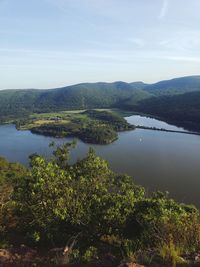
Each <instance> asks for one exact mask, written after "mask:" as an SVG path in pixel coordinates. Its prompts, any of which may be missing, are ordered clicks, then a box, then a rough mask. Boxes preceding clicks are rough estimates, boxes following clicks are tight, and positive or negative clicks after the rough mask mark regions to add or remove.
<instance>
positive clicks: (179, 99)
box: [134, 92, 200, 131]
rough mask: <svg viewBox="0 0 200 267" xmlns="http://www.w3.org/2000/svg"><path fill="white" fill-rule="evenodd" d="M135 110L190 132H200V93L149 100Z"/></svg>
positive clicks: (141, 103)
mask: <svg viewBox="0 0 200 267" xmlns="http://www.w3.org/2000/svg"><path fill="white" fill-rule="evenodd" d="M134 110H135V111H136V110H137V111H139V112H142V113H146V114H150V115H153V116H158V117H160V118H163V119H165V120H167V121H169V122H173V123H174V124H176V125H178V126H181V127H185V128H186V129H188V130H192V131H200V92H191V93H185V94H181V95H174V96H161V97H154V98H149V99H147V100H145V101H142V102H140V104H139V105H137V107H134Z"/></svg>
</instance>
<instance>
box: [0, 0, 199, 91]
mask: <svg viewBox="0 0 200 267" xmlns="http://www.w3.org/2000/svg"><path fill="white" fill-rule="evenodd" d="M199 10H200V1H198V0H191V1H187V0H173V1H172V0H154V1H148V0H123V1H122V0H101V1H99V0H98V1H97V0H34V1H25V0H18V1H13V0H0V22H1V23H0V33H1V43H0V75H1V80H0V89H15V88H16V89H17V88H21V89H22V88H24V89H25V88H41V89H42V88H47V89H48V88H56V87H62V86H67V85H72V84H78V83H84V82H101V81H102V82H113V81H118V80H120V81H125V82H134V81H143V82H145V83H155V82H158V81H160V80H167V79H172V78H176V77H182V76H191V75H198V73H199V69H200V49H199V47H200V16H199Z"/></svg>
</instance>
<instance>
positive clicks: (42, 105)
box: [0, 82, 148, 117]
mask: <svg viewBox="0 0 200 267" xmlns="http://www.w3.org/2000/svg"><path fill="white" fill-rule="evenodd" d="M136 87H137V86H136V84H135V85H130V84H128V83H125V82H114V83H84V84H77V85H73V86H68V87H63V88H58V89H51V90H6V91H0V114H1V115H0V116H1V117H3V116H19V115H22V116H23V115H24V114H27V113H31V112H49V111H58V110H64V109H66V110H67V109H68V110H70V109H86V108H108V107H114V106H116V105H117V104H118V103H119V102H120V101H122V100H125V99H128V98H130V97H133V96H134V95H137V98H138V99H139V100H141V99H143V94H144V92H142V90H141V89H137V88H136ZM147 94H148V93H145V96H146V95H147ZM140 95H141V96H140ZM139 96H140V97H139Z"/></svg>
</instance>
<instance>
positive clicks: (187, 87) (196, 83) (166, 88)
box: [143, 76, 200, 96]
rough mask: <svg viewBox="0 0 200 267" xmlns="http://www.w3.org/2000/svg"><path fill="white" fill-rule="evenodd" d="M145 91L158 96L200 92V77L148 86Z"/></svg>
mask: <svg viewBox="0 0 200 267" xmlns="http://www.w3.org/2000/svg"><path fill="white" fill-rule="evenodd" d="M143 89H144V90H145V91H146V92H148V93H151V94H154V95H156V96H161V95H174V94H183V93H187V92H192V91H199V90H200V76H187V77H181V78H175V79H171V80H166V81H160V82H158V83H154V84H150V85H146V86H145V87H143Z"/></svg>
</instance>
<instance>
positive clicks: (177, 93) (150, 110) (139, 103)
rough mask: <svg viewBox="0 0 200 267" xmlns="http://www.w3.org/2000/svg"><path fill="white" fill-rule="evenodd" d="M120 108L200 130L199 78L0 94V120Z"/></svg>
mask: <svg viewBox="0 0 200 267" xmlns="http://www.w3.org/2000/svg"><path fill="white" fill-rule="evenodd" d="M92 108H121V109H127V110H131V111H135V112H142V113H146V114H150V115H153V116H158V117H160V118H163V119H166V120H169V121H173V122H176V124H180V126H185V127H186V128H191V129H193V130H194V129H195V130H200V126H199V124H200V76H187V77H181V78H175V79H171V80H165V81H160V82H157V83H154V84H145V83H143V82H132V83H126V82H122V81H118V82H113V83H104V82H98V83H81V84H76V85H71V86H66V87H62V88H55V89H47V90H44V89H43V90H40V89H18V90H17V89H9V90H1V91H0V119H1V120H4V119H7V118H17V117H22V116H26V115H29V114H31V113H33V112H38V113H41V112H53V111H60V110H71V109H92Z"/></svg>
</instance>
